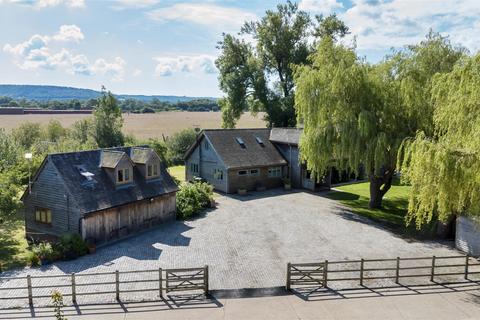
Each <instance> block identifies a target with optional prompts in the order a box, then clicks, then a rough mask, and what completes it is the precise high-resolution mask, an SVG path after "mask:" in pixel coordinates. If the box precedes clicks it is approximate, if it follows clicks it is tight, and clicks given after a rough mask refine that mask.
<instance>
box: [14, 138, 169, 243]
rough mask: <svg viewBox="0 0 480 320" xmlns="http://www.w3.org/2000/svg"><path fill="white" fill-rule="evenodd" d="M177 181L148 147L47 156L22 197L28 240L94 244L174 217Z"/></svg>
mask: <svg viewBox="0 0 480 320" xmlns="http://www.w3.org/2000/svg"><path fill="white" fill-rule="evenodd" d="M176 192H177V185H176V184H175V182H174V181H173V179H172V178H171V176H170V175H169V174H168V172H167V170H166V168H165V166H164V165H163V164H162V163H161V161H160V158H159V157H158V155H157V154H156V153H155V151H153V150H152V149H151V148H148V147H145V146H142V147H122V148H109V149H99V150H89V151H81V152H70V153H58V154H50V155H48V156H47V157H46V158H45V159H44V161H43V163H42V164H41V166H40V168H39V170H38V171H37V173H36V174H35V176H34V178H33V179H32V184H31V190H30V191H29V190H27V191H26V192H25V193H24V195H23V196H22V201H23V203H24V209H23V210H24V216H25V228H26V235H27V237H28V238H32V239H35V240H48V239H54V238H56V237H58V236H60V235H62V234H65V233H78V234H80V235H81V236H82V238H83V239H84V240H86V241H88V242H91V243H95V244H100V243H105V242H108V241H111V240H115V239H118V238H121V237H124V236H126V235H128V234H131V233H133V232H135V231H138V230H141V229H145V228H148V227H151V226H153V225H156V224H159V223H162V222H165V221H168V220H172V219H174V218H175V210H176V204H175V201H176V197H175V195H176Z"/></svg>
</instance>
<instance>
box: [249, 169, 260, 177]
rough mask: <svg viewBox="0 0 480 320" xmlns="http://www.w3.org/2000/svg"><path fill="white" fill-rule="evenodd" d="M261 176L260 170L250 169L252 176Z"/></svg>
mask: <svg viewBox="0 0 480 320" xmlns="http://www.w3.org/2000/svg"><path fill="white" fill-rule="evenodd" d="M259 174H260V170H258V169H250V175H251V176H258V175H259Z"/></svg>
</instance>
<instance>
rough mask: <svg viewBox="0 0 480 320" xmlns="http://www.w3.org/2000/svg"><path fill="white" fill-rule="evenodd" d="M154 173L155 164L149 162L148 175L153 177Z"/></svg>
mask: <svg viewBox="0 0 480 320" xmlns="http://www.w3.org/2000/svg"><path fill="white" fill-rule="evenodd" d="M152 174H153V166H152V165H151V164H149V165H148V166H147V177H151V176H152Z"/></svg>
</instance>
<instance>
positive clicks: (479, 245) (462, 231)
mask: <svg viewBox="0 0 480 320" xmlns="http://www.w3.org/2000/svg"><path fill="white" fill-rule="evenodd" d="M455 246H456V247H457V249H459V250H461V251H463V252H465V253H468V254H471V255H473V256H480V221H478V220H474V219H473V218H470V217H465V216H459V217H458V218H457V223H456V232H455Z"/></svg>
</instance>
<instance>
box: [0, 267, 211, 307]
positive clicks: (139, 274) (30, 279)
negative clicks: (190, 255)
mask: <svg viewBox="0 0 480 320" xmlns="http://www.w3.org/2000/svg"><path fill="white" fill-rule="evenodd" d="M164 274H165V275H166V276H164ZM129 277H130V278H129ZM99 278H100V279H99ZM39 279H48V280H49V281H48V282H50V283H51V284H50V285H44V284H40V283H35V280H39ZM55 280H57V281H59V282H60V283H54V282H55ZM4 282H13V283H15V285H14V286H9V287H0V293H1V292H2V291H7V292H8V293H9V295H8V296H6V297H4V296H1V295H0V301H1V300H26V301H27V300H28V304H29V305H30V306H33V305H34V299H39V298H50V295H47V294H46V292H45V291H46V290H51V291H53V290H62V288H63V290H62V291H64V292H62V295H63V296H64V297H71V299H72V302H73V303H76V302H77V297H78V296H89V295H98V294H111V295H115V298H116V299H117V300H121V295H122V294H128V293H132V292H148V291H158V294H159V296H160V297H163V292H166V293H168V292H171V291H191V290H199V291H203V293H204V294H205V295H208V293H209V285H208V282H209V279H208V266H205V267H202V268H178V269H165V270H164V269H162V268H159V269H151V270H132V271H118V270H116V271H113V272H96V273H71V274H61V275H27V276H26V277H0V283H4ZM19 282H20V284H18V283H19ZM137 283H138V284H141V286H140V288H137V287H134V288H128V287H125V285H127V284H130V286H131V287H132V286H134V285H135V284H137ZM146 284H149V285H146ZM164 284H165V285H164ZM80 288H82V289H83V290H79V289H80ZM65 291H66V292H65ZM15 292H20V294H14V293H15ZM22 294H23V295H22Z"/></svg>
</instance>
